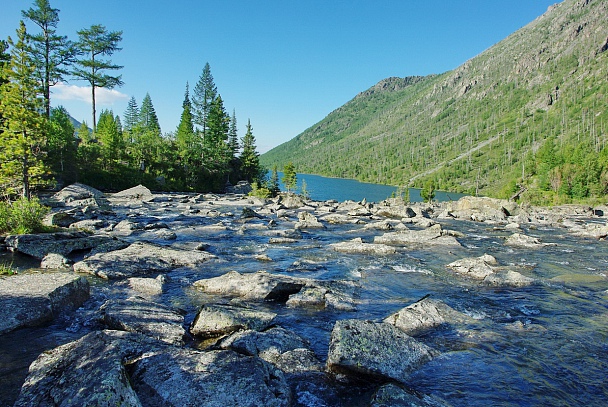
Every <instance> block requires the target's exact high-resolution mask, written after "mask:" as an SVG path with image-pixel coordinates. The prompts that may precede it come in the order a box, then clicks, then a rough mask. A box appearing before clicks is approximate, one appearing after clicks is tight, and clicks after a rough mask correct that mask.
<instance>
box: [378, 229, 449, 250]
mask: <svg viewBox="0 0 608 407" xmlns="http://www.w3.org/2000/svg"><path fill="white" fill-rule="evenodd" d="M374 243H376V244H388V245H400V246H407V245H412V244H424V245H436V246H461V245H460V243H459V242H458V240H456V239H455V238H454V237H453V236H449V235H448V234H447V233H444V231H443V229H442V228H441V225H439V224H436V225H433V226H431V227H429V228H427V229H422V230H411V229H405V230H399V231H397V232H388V233H385V234H383V235H381V236H376V237H374Z"/></svg>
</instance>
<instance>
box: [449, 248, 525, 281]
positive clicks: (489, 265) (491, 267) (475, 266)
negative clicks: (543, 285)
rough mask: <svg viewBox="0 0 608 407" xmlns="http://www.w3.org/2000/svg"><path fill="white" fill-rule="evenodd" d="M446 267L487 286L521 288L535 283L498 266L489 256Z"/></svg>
mask: <svg viewBox="0 0 608 407" xmlns="http://www.w3.org/2000/svg"><path fill="white" fill-rule="evenodd" d="M446 267H447V268H449V269H451V270H453V271H454V272H456V273H458V274H461V275H463V276H466V277H469V278H472V279H475V280H479V281H480V282H482V283H483V284H487V285H493V286H514V287H523V286H528V285H530V284H533V283H534V282H535V280H534V279H533V278H530V277H526V276H524V275H522V274H521V273H519V272H517V271H514V270H510V269H507V268H505V267H501V266H499V264H498V262H497V261H496V259H495V258H494V256H491V255H489V254H484V255H483V256H480V257H469V258H465V259H461V260H456V261H454V262H452V263H450V264H448V265H447V266H446Z"/></svg>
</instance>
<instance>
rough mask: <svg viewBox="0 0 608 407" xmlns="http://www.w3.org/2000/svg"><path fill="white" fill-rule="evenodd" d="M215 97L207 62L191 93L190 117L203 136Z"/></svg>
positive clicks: (214, 88)
mask: <svg viewBox="0 0 608 407" xmlns="http://www.w3.org/2000/svg"><path fill="white" fill-rule="evenodd" d="M216 97H217V87H216V86H215V83H214V82H213V75H211V67H210V66H209V62H207V63H206V64H205V67H204V68H203V72H202V73H201V76H200V78H199V80H198V82H197V83H196V86H195V87H194V94H193V95H192V107H193V109H192V117H193V121H194V124H195V125H197V126H198V130H199V132H201V133H202V134H203V138H204V137H205V134H206V133H207V126H208V125H207V120H208V117H209V113H210V111H211V104H212V102H213V101H214V100H215V99H216Z"/></svg>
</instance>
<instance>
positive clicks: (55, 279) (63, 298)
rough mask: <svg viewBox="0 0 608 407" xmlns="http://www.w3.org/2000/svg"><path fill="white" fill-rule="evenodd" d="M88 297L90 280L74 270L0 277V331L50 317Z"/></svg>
mask: <svg viewBox="0 0 608 407" xmlns="http://www.w3.org/2000/svg"><path fill="white" fill-rule="evenodd" d="M88 298H89V282H88V281H87V280H86V279H85V278H84V277H80V276H77V275H74V274H73V273H45V274H20V275H15V276H9V277H3V278H0V334H3V333H6V332H10V331H12V330H15V329H17V328H21V327H26V326H36V325H40V324H43V323H46V322H48V321H51V320H52V319H53V318H55V317H56V316H57V315H59V314H60V313H61V312H63V311H67V310H73V309H76V308H78V307H80V306H81V305H82V303H83V302H85V301H86V300H87V299H88Z"/></svg>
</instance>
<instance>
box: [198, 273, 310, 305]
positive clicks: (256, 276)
mask: <svg viewBox="0 0 608 407" xmlns="http://www.w3.org/2000/svg"><path fill="white" fill-rule="evenodd" d="M306 284H307V282H306V280H304V279H298V278H293V277H287V276H282V275H275V274H270V273H267V272H265V271H258V272H257V273H246V274H240V273H239V272H237V271H230V272H228V273H226V274H224V275H222V276H219V277H214V278H209V279H204V280H198V281H195V282H194V286H195V287H196V288H198V289H200V290H203V291H205V292H207V293H211V294H220V295H227V296H237V297H243V298H245V299H249V300H258V301H264V300H265V301H278V302H285V301H287V300H288V299H289V296H290V295H292V294H296V293H298V292H300V290H301V289H302V287H304V286H305V285H306Z"/></svg>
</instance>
